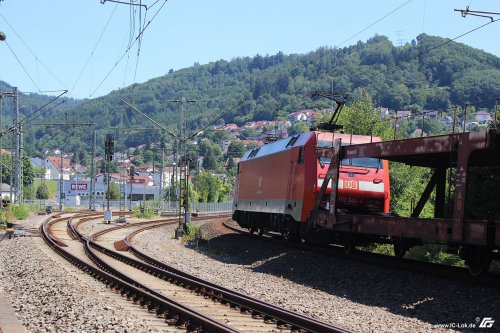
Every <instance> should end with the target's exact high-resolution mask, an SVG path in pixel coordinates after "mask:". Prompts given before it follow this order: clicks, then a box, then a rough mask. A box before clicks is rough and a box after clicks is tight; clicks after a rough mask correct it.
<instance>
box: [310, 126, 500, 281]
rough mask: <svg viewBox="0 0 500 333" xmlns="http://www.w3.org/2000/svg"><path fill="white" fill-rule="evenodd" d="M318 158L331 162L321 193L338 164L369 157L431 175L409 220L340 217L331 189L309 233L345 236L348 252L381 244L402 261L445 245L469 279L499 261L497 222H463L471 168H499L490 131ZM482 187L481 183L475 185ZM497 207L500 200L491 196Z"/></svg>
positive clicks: (335, 151)
mask: <svg viewBox="0 0 500 333" xmlns="http://www.w3.org/2000/svg"><path fill="white" fill-rule="evenodd" d="M316 154H317V155H318V157H320V156H322V157H329V158H331V159H332V161H331V163H330V167H329V170H328V172H327V176H326V178H325V179H324V183H323V186H322V188H321V190H320V191H325V190H326V187H327V185H326V184H328V182H329V181H330V179H332V183H333V184H335V183H336V182H335V181H336V179H337V177H338V171H339V166H340V161H341V160H342V159H345V158H361V157H371V158H379V159H385V160H389V161H394V162H401V163H405V164H408V165H411V166H420V167H428V168H431V169H432V170H434V173H433V175H432V177H431V179H430V181H429V183H428V184H427V186H426V188H425V190H424V192H423V193H422V195H421V197H420V200H419V201H418V203H417V204H416V205H415V208H414V210H413V212H412V214H411V217H399V216H378V215H358V214H348V213H347V214H344V213H343V214H339V213H338V211H337V209H336V207H335V204H336V196H337V193H336V192H337V188H336V187H335V186H332V190H331V192H330V206H329V210H328V211H324V210H322V209H319V200H320V199H319V198H321V197H322V195H323V193H324V192H320V193H319V195H318V199H317V201H316V205H315V208H314V209H313V211H312V212H311V216H310V218H309V220H308V222H307V224H308V226H307V229H308V231H309V232H313V233H314V232H324V231H325V230H330V231H333V232H335V233H340V234H342V235H344V237H342V239H343V240H344V242H345V244H344V246H345V247H346V248H347V249H349V248H351V247H352V248H353V247H354V246H356V245H357V244H359V243H358V242H360V241H362V240H366V239H378V240H380V239H386V240H388V242H390V243H393V244H394V249H395V254H396V255H397V256H403V255H404V253H405V252H406V250H407V249H409V248H410V247H411V246H414V245H420V244H422V243H441V244H446V245H448V247H449V248H450V249H455V250H456V251H457V252H458V250H459V249H460V256H461V258H462V259H464V260H465V263H466V264H467V265H468V267H469V269H470V271H471V273H472V274H474V275H477V274H480V273H482V272H483V271H487V269H488V267H489V264H490V262H491V260H498V259H500V258H499V253H498V250H499V249H500V221H498V220H494V219H489V220H470V219H466V215H465V201H466V198H467V190H468V186H469V188H470V186H472V185H471V184H468V179H469V176H470V175H469V173H470V168H471V167H499V166H500V135H499V134H498V133H497V132H496V131H495V130H493V129H491V130H488V131H483V132H465V133H455V134H448V135H441V136H432V137H422V138H413V139H403V140H394V141H385V142H374V143H366V144H357V145H350V146H341V144H340V142H337V143H336V145H335V146H334V147H333V148H330V149H325V148H321V149H317V151H316ZM450 168H451V169H454V170H455V177H454V183H453V184H452V185H454V186H452V187H451V188H452V189H453V193H452V194H453V198H454V199H453V200H454V201H453V208H452V212H451V215H450V216H449V217H448V218H444V216H445V199H446V195H447V193H446V177H447V169H450ZM474 185H475V186H481V184H474ZM434 189H435V190H436V192H435V193H436V194H435V207H434V218H419V216H420V214H421V212H422V209H423V207H424V204H425V203H426V202H427V201H428V199H429V198H430V195H431V193H432V191H433V190H434ZM490 200H496V201H497V205H500V197H494V196H493V195H492V196H491V197H490Z"/></svg>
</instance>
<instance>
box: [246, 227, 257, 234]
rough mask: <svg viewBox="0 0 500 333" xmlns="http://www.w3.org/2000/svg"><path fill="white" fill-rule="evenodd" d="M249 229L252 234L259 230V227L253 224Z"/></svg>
mask: <svg viewBox="0 0 500 333" xmlns="http://www.w3.org/2000/svg"><path fill="white" fill-rule="evenodd" d="M248 231H249V232H250V233H251V234H254V233H256V232H257V227H255V226H252V227H251V228H248Z"/></svg>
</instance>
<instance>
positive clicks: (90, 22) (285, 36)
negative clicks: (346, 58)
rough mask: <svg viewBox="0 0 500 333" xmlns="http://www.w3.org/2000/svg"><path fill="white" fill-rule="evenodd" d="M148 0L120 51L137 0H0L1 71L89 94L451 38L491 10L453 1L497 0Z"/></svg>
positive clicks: (29, 84) (476, 38)
mask: <svg viewBox="0 0 500 333" xmlns="http://www.w3.org/2000/svg"><path fill="white" fill-rule="evenodd" d="M125 1H126V0H125ZM137 1H138V0H137ZM137 1H136V2H137ZM155 1H156V0H142V3H143V4H145V5H147V6H148V7H149V8H148V10H147V11H146V17H145V20H144V16H142V17H143V25H144V24H145V23H147V22H150V23H149V25H148V27H147V28H146V29H145V30H144V33H143V38H142V43H141V50H140V53H139V57H137V47H136V46H137V43H136V44H134V45H133V46H132V47H131V49H130V52H129V53H125V50H126V49H127V46H128V42H129V39H130V36H131V31H132V35H133V36H137V32H138V28H139V26H140V20H139V15H138V8H139V7H137V6H136V7H134V8H136V14H135V15H131V9H130V6H128V5H122V4H116V3H113V2H110V1H106V2H105V3H104V4H102V3H101V2H100V0H50V1H49V0H39V1H33V0H31V1H29V0H3V1H2V0H0V31H3V32H4V33H5V34H6V35H7V40H6V42H7V43H5V42H0V59H1V67H0V68H1V70H0V80H2V81H5V82H7V83H9V84H10V85H12V86H18V87H19V89H20V90H21V91H23V92H38V91H53V90H59V89H68V90H70V91H69V93H68V96H70V97H75V98H93V97H98V96H102V95H106V94H108V93H109V92H110V91H112V90H117V89H120V88H123V87H125V86H128V85H130V84H132V83H135V82H137V83H141V82H145V81H147V80H149V79H152V78H155V77H158V76H162V75H164V74H166V73H167V72H168V71H169V70H170V69H174V70H177V69H181V68H185V67H189V66H192V65H193V64H194V63H199V64H206V63H209V62H211V61H215V60H219V59H225V60H231V59H232V58H235V57H245V56H250V57H252V56H254V55H256V54H260V55H266V54H269V55H272V54H276V53H277V52H279V51H281V52H283V53H284V54H292V53H299V54H300V53H307V52H309V51H314V50H316V49H317V48H318V47H322V46H328V47H345V46H349V45H352V44H355V43H356V42H357V41H359V40H361V41H366V40H367V39H368V38H370V37H372V36H374V35H375V34H379V35H385V36H387V37H389V39H390V40H391V41H393V43H394V44H396V45H398V44H400V43H404V42H410V41H411V40H412V39H414V38H415V37H416V36H417V35H418V34H420V33H427V34H429V35H435V36H441V37H448V38H455V37H456V36H459V35H461V34H463V33H465V32H467V31H469V30H472V29H474V28H476V27H478V26H480V25H482V24H485V23H487V22H488V19H486V18H479V17H473V16H468V17H467V18H462V17H461V15H460V13H458V12H454V11H453V9H455V8H465V7H466V6H468V5H469V6H470V9H471V10H482V11H494V12H500V1H487V0H439V1H435V0H434V1H433V0H401V1H395V0H393V1H389V0H378V1H356V0H350V1H344V0H316V1H298V0H286V1H285V0H266V1H264V0H253V1H235V0H212V1H202V0H198V1H195V0H169V1H167V2H165V1H164V0H159V1H158V2H156V3H155ZM153 4H154V5H153ZM162 5H164V6H163V7H162V9H161V10H160V11H159V12H158V10H159V9H160V7H161V6H162ZM398 7H400V8H399V9H397V8H398ZM141 8H143V7H141ZM396 9H397V10H396ZM394 10H396V11H394ZM392 11H394V12H393V13H392V14H389V13H391V12H392ZM142 12H143V13H144V9H143V11H142ZM155 14H156V16H155ZM388 14H389V15H388ZM386 15H388V16H387V17H385V18H383V17H384V16H386ZM131 17H132V19H131ZM381 18H383V19H382V20H380V22H378V23H376V24H374V25H373V26H370V25H372V24H373V23H374V22H376V21H378V20H379V19H381ZM495 18H500V15H497V16H495ZM107 22H109V23H107ZM106 25H107V28H106V29H104V28H105V26H106ZM134 25H135V27H134ZM366 28H367V29H366ZM365 29H366V30H365ZM363 30H365V31H363ZM101 35H102V37H101V38H100V36H101ZM499 36H500V21H499V22H495V23H492V24H489V25H487V26H486V27H484V28H482V29H479V30H477V31H475V32H473V33H471V34H469V35H467V36H465V37H462V38H460V39H458V40H457V41H458V42H461V43H464V44H467V45H470V46H473V47H476V48H479V49H483V50H485V51H487V52H489V53H492V54H494V55H496V56H500V43H499V42H498V38H499ZM134 38H135V37H133V38H132V39H134ZM98 41H99V43H98ZM16 57H17V59H18V60H17V59H16ZM19 62H20V63H21V64H22V66H21V64H19ZM136 64H137V66H136ZM23 67H24V69H23ZM26 72H27V73H26ZM50 94H54V93H50Z"/></svg>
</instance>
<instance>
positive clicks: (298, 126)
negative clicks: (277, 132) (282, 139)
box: [288, 121, 309, 135]
mask: <svg viewBox="0 0 500 333" xmlns="http://www.w3.org/2000/svg"><path fill="white" fill-rule="evenodd" d="M307 131H309V127H308V126H307V125H306V124H305V123H304V122H302V121H295V122H293V123H292V125H291V126H290V127H289V128H288V135H295V134H299V133H304V132H307Z"/></svg>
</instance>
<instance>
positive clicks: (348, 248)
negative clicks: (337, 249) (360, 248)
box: [344, 241, 356, 254]
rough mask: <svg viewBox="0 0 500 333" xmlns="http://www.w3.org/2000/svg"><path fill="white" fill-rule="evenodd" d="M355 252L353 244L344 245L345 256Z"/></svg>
mask: <svg viewBox="0 0 500 333" xmlns="http://www.w3.org/2000/svg"><path fill="white" fill-rule="evenodd" d="M355 251H356V244H354V242H352V241H350V242H346V243H345V244H344V252H345V254H351V253H354V252H355Z"/></svg>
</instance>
